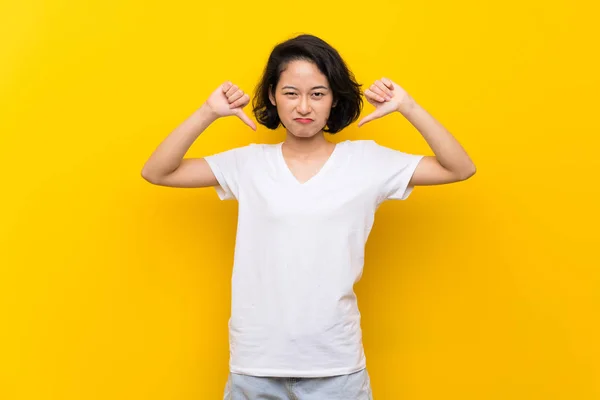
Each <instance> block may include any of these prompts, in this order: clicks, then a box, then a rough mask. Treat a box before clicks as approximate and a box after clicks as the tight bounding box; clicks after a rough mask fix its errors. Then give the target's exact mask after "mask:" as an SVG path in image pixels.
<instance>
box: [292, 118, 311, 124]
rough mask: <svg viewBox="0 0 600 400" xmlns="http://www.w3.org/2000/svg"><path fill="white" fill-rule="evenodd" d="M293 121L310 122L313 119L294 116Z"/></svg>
mask: <svg viewBox="0 0 600 400" xmlns="http://www.w3.org/2000/svg"><path fill="white" fill-rule="evenodd" d="M294 121H296V122H300V123H301V124H310V123H311V122H313V120H312V119H309V118H295V119H294Z"/></svg>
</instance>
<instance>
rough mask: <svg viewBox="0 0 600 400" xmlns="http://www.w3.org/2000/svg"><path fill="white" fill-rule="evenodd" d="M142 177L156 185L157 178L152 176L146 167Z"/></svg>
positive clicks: (143, 169)
mask: <svg viewBox="0 0 600 400" xmlns="http://www.w3.org/2000/svg"><path fill="white" fill-rule="evenodd" d="M141 175H142V178H143V179H144V180H145V181H147V182H150V183H153V184H156V177H155V176H154V175H153V174H151V173H150V172H149V171H148V170H147V169H146V168H145V167H144V168H142V172H141Z"/></svg>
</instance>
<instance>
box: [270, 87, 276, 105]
mask: <svg viewBox="0 0 600 400" xmlns="http://www.w3.org/2000/svg"><path fill="white" fill-rule="evenodd" d="M272 89H273V85H269V100H270V101H271V104H273V105H274V106H277V104H276V103H275V96H273V90H272Z"/></svg>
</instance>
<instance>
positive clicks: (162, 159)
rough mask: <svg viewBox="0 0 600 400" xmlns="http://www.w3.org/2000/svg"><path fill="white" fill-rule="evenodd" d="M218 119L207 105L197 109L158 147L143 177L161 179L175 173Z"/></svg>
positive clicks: (144, 168) (149, 160) (145, 167)
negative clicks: (200, 137)
mask: <svg viewBox="0 0 600 400" xmlns="http://www.w3.org/2000/svg"><path fill="white" fill-rule="evenodd" d="M216 119H217V116H216V115H214V113H213V112H211V110H210V109H209V108H208V107H207V106H206V105H203V106H201V107H200V108H199V109H197V110H196V111H195V112H194V113H193V114H192V115H191V116H190V117H188V118H187V119H186V120H185V121H183V122H182V123H181V124H180V125H179V126H178V127H177V128H175V129H174V130H173V132H171V133H170V134H169V135H168V136H167V137H166V138H165V139H164V140H163V141H162V142H161V143H160V144H159V145H158V147H157V148H156V150H154V152H153V153H152V155H151V156H150V158H149V159H148V161H146V164H144V167H143V169H142V175H144V176H153V177H160V176H164V175H168V174H169V173H171V172H173V171H175V170H176V169H177V168H178V167H179V165H180V163H181V161H182V160H183V157H184V156H185V154H186V153H187V151H188V150H189V149H190V147H191V146H192V144H193V143H194V141H195V140H196V139H197V138H198V136H200V134H201V133H202V132H204V130H205V129H206V128H207V127H208V126H209V125H210V124H211V123H212V122H214V121H215V120H216Z"/></svg>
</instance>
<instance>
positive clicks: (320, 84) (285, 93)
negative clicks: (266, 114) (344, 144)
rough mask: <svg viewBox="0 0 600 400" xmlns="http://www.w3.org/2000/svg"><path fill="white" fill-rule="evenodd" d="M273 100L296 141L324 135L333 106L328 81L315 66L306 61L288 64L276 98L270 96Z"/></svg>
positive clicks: (276, 90) (280, 80)
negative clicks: (299, 138)
mask: <svg viewBox="0 0 600 400" xmlns="http://www.w3.org/2000/svg"><path fill="white" fill-rule="evenodd" d="M269 98H270V100H271V103H272V104H273V105H275V106H276V107H277V113H278V114H279V119H280V120H281V122H282V123H283V125H284V126H285V127H286V129H287V130H288V132H289V133H291V134H292V135H294V136H296V137H312V136H314V135H316V134H318V133H320V132H321V131H322V130H323V128H324V127H325V125H326V124H327V120H328V119H329V113H330V112H331V106H332V103H333V93H332V91H331V89H330V88H329V82H328V81H327V77H326V76H325V75H323V74H322V73H321V71H319V68H317V66H316V65H315V64H313V63H311V62H308V61H304V60H296V61H292V62H290V63H288V65H287V67H286V68H285V70H284V71H283V72H282V73H281V76H280V77H279V82H278V83H277V87H276V88H275V96H273V93H269Z"/></svg>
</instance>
